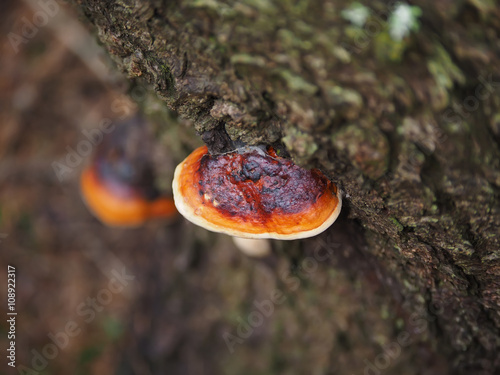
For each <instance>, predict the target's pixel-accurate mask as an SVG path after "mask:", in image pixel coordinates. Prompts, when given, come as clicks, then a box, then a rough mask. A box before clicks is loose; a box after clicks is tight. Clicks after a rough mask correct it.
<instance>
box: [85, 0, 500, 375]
mask: <svg viewBox="0 0 500 375" xmlns="http://www.w3.org/2000/svg"><path fill="white" fill-rule="evenodd" d="M75 2H76V3H77V4H78V6H79V7H80V8H81V10H82V11H83V13H84V14H85V16H86V17H87V18H88V19H89V20H90V22H91V23H92V24H94V25H95V27H96V30H97V34H98V37H99V38H100V40H101V42H102V43H103V44H104V46H105V47H106V48H107V49H108V50H109V52H110V54H111V55H112V56H113V57H114V58H115V60H116V62H117V63H118V65H119V67H120V68H121V69H122V70H124V71H126V72H127V73H128V74H129V75H130V76H131V77H143V78H145V79H146V80H147V81H148V82H150V83H151V84H152V85H153V87H154V88H155V90H156V92H157V93H158V95H159V96H160V97H161V98H162V99H163V100H164V101H165V102H166V103H167V104H168V105H169V106H170V107H171V108H173V109H174V110H175V111H177V112H178V113H179V114H180V115H182V116H184V117H187V118H189V119H191V120H193V123H194V126H195V128H196V130H197V132H198V133H199V134H200V135H201V137H202V138H203V140H204V141H205V142H206V143H207V144H208V145H209V147H210V149H211V150H212V152H220V151H226V150H227V149H230V148H232V147H234V144H235V142H236V143H237V142H245V143H250V144H259V143H264V144H271V143H283V144H284V145H285V146H286V148H287V150H288V152H289V153H290V155H291V156H292V158H293V159H294V160H295V161H296V162H298V163H299V164H301V165H303V166H306V167H313V166H314V167H318V168H321V169H322V170H323V171H325V172H326V173H327V174H328V175H329V176H330V177H331V179H332V180H333V181H335V182H336V183H338V184H339V186H340V187H341V189H342V190H343V191H344V193H345V196H346V198H345V202H346V210H348V212H349V219H351V220H349V221H348V222H347V224H346V225H348V226H351V227H352V228H356V227H357V226H358V225H359V224H361V226H362V227H363V228H364V229H363V230H364V233H363V236H364V239H365V241H366V243H367V244H368V246H367V247H366V248H365V249H364V250H363V251H364V252H369V253H371V254H370V256H373V257H374V258H375V259H377V262H378V263H379V264H380V265H381V267H382V269H384V272H385V273H386V275H387V278H389V276H390V278H391V280H393V284H392V286H391V289H393V290H394V291H395V295H396V296H397V298H398V299H399V301H400V302H401V304H402V306H403V307H404V309H406V311H408V312H412V311H425V312H430V313H433V314H434V315H433V316H434V317H435V318H436V319H435V320H433V327H434V330H433V335H434V338H432V337H430V338H428V339H429V340H434V339H437V340H438V341H437V342H439V343H441V344H443V347H444V348H450V349H446V350H445V351H446V354H447V355H448V356H449V358H451V359H452V360H453V366H454V367H455V368H457V369H458V368H460V369H462V371H463V372H464V373H473V372H477V373H479V371H483V372H484V373H493V372H494V370H495V369H499V368H500V363H499V361H500V359H499V358H498V352H499V348H500V336H499V330H500V282H499V277H500V233H499V232H500V195H499V193H500V150H499V144H500V96H499V95H498V93H499V87H500V44H499V38H500V8H499V7H498V6H497V5H495V4H494V3H495V2H494V1H481V0H475V1H472V0H471V1H453V2H451V1H436V0H433V1H427V0H421V1H414V2H413V4H414V5H418V6H419V7H420V8H421V9H422V11H423V13H422V16H421V18H420V29H419V30H418V31H416V32H413V33H412V34H411V35H410V36H409V37H407V38H405V39H404V40H403V41H402V42H394V41H393V40H392V39H391V38H390V36H389V34H388V23H387V15H388V14H390V12H391V10H392V9H393V8H394V4H392V3H386V2H382V1H372V2H369V4H367V5H368V6H369V7H370V8H371V9H372V17H371V18H370V21H369V22H368V23H367V24H366V25H365V26H364V27H357V26H354V25H352V24H350V23H349V22H348V21H346V20H345V19H343V18H342V17H341V11H342V10H343V9H345V8H346V7H347V6H349V4H350V2H349V1H328V0H324V1H316V0H302V1H290V0H276V1H269V2H268V1H257V0H241V1H234V2H233V1H229V0H226V1H220V0H199V1H195V0H192V1H180V0H177V1H152V0H150V1H148V0H135V1H133V0H120V1H114V2H110V1H104V0H76V1H75ZM426 314H427V313H426Z"/></svg>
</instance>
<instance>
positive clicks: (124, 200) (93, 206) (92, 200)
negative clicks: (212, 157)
mask: <svg viewBox="0 0 500 375" xmlns="http://www.w3.org/2000/svg"><path fill="white" fill-rule="evenodd" d="M80 188H81V192H82V196H83V198H84V201H85V203H86V204H87V206H88V208H89V209H90V211H91V212H92V213H93V214H94V216H96V217H97V218H98V219H99V220H100V221H102V222H103V223H104V224H106V225H109V226H120V227H135V226H139V225H142V224H144V222H145V221H147V220H150V219H154V218H172V217H175V216H176V214H177V210H176V208H175V206H174V202H173V200H172V199H171V198H167V197H161V196H160V197H158V198H156V199H154V200H149V199H146V198H145V197H144V196H142V195H141V193H140V192H139V191H137V189H134V188H133V187H131V186H128V185H126V184H124V183H123V182H118V181H114V180H110V179H106V178H104V177H103V176H101V175H100V174H99V173H98V170H97V168H96V166H95V164H93V165H90V166H89V167H87V168H86V169H85V170H84V171H83V172H82V175H81V177H80Z"/></svg>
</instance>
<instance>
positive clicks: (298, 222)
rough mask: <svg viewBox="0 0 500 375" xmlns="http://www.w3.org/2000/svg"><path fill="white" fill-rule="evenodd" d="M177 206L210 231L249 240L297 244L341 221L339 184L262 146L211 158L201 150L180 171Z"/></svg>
mask: <svg viewBox="0 0 500 375" xmlns="http://www.w3.org/2000/svg"><path fill="white" fill-rule="evenodd" d="M173 192H174V200H175V205H176V206H177V209H178V210H179V212H180V213H181V214H182V215H183V216H184V217H185V218H186V219H188V220H189V221H191V222H193V223H194V224H197V225H199V226H201V227H203V228H205V229H208V230H211V231H214V232H220V233H226V234H229V235H231V236H237V237H245V238H276V239H282V240H291V239H297V238H306V237H311V236H315V235H317V234H319V233H321V232H323V231H324V230H325V229H326V228H328V227H329V226H330V225H331V224H332V223H333V222H334V221H335V219H336V218H337V217H338V215H339V213H340V208H341V206H342V200H341V197H340V194H339V192H338V190H337V187H336V186H335V184H333V183H332V182H331V181H330V180H329V179H328V178H327V177H326V176H325V175H324V174H323V173H321V172H320V171H319V170H317V169H313V170H310V171H308V170H306V169H303V168H301V167H299V166H297V165H295V164H294V163H293V162H292V161H290V160H288V159H284V158H282V157H279V156H277V155H276V153H275V152H274V150H273V149H272V148H268V150H267V152H264V151H262V150H260V149H258V148H256V147H252V148H248V149H245V150H244V152H233V153H230V154H224V155H209V154H208V150H207V148H206V147H200V148H198V149H196V150H195V151H194V152H193V153H192V154H191V155H189V156H188V157H187V158H186V159H185V160H184V161H183V162H182V163H181V164H179V165H178V166H177V168H176V170H175V175H174V182H173Z"/></svg>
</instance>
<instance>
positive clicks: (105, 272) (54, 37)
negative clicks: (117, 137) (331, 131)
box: [0, 1, 448, 375]
mask: <svg viewBox="0 0 500 375" xmlns="http://www.w3.org/2000/svg"><path fill="white" fill-rule="evenodd" d="M59 4H60V6H61V8H60V10H59V11H58V13H57V15H56V16H54V18H51V19H50V20H49V23H48V24H47V25H46V26H44V27H40V28H39V29H38V31H37V33H36V35H34V36H33V37H32V38H30V39H29V40H28V41H27V43H23V44H21V45H19V51H18V52H17V53H16V51H15V49H14V48H13V46H12V44H11V43H10V42H9V39H8V35H9V33H10V32H15V33H20V31H19V30H20V28H21V27H22V25H23V19H28V20H32V19H33V12H34V10H33V8H30V7H29V6H28V5H26V4H25V3H23V2H14V1H8V2H2V5H1V6H0V9H1V12H0V28H1V29H2V32H1V33H0V38H1V39H2V43H1V53H0V67H1V68H0V123H1V126H0V160H1V161H0V233H2V234H4V237H5V238H2V242H1V243H0V279H1V280H2V282H1V283H0V285H2V288H1V290H0V296H1V301H3V302H2V304H4V306H5V301H6V288H5V287H4V286H5V285H6V283H5V282H4V280H7V275H6V273H7V265H14V266H15V267H16V270H17V297H16V309H17V312H18V315H17V325H16V328H17V332H16V364H17V365H18V366H19V365H24V366H26V367H27V368H34V367H33V366H34V364H35V365H38V366H39V367H40V368H39V369H40V370H41V369H42V368H43V371H37V372H39V373H43V374H140V375H148V374H167V373H168V374H196V375H203V374H348V375H352V374H363V373H374V374H377V372H376V371H378V373H379V374H382V373H383V374H408V375H411V374H444V373H446V372H447V368H448V365H447V363H446V361H445V360H444V359H443V358H442V357H441V355H440V354H439V353H438V352H439V350H438V348H436V347H433V344H432V343H433V341H432V340H428V336H429V335H431V334H432V324H431V322H428V321H426V320H424V319H421V318H420V319H419V316H408V315H407V314H406V313H405V312H404V311H403V310H402V309H401V304H402V301H400V300H399V296H398V295H397V294H395V293H394V291H395V290H397V288H395V287H394V288H393V287H391V282H392V281H391V280H381V277H380V275H381V274H384V273H382V272H379V269H378V268H377V265H376V262H374V261H373V260H372V259H370V258H368V257H367V256H366V255H365V254H361V253H359V251H358V250H354V248H355V247H354V246H353V244H355V243H356V244H357V245H359V244H358V243H357V241H360V239H359V238H358V236H357V235H356V233H349V232H348V231H346V230H345V228H344V226H343V222H344V221H345V220H347V218H346V217H347V212H348V207H347V208H346V209H345V211H344V213H343V214H342V216H341V218H340V220H339V222H338V223H336V224H335V225H334V226H333V227H332V228H330V229H329V230H328V231H327V232H325V233H324V234H322V235H321V236H318V237H316V238H312V239H309V240H302V241H292V242H288V243H283V242H278V241H275V242H273V248H274V254H273V256H272V257H270V258H268V259H264V260H254V259H250V258H247V257H246V256H244V255H242V254H241V253H240V252H239V251H238V250H237V249H235V248H234V245H233V244H232V242H231V240H230V238H229V237H226V236H222V235H215V234H212V233H208V232H206V231H204V230H202V229H200V228H195V227H194V226H193V225H191V224H189V223H187V222H185V221H183V220H179V221H177V222H175V223H173V224H168V225H167V224H165V223H161V222H153V223H150V224H148V225H145V226H144V227H142V228H138V229H128V230H127V229H116V228H107V227H105V226H103V225H102V224H101V223H99V222H98V221H97V220H96V219H95V218H94V217H93V216H92V215H91V214H90V213H89V212H88V210H87V208H86V207H85V205H84V204H83V203H82V201H81V198H80V194H79V187H78V177H79V173H80V171H81V170H82V168H83V167H84V165H85V161H84V162H82V163H79V164H78V166H76V167H75V168H73V169H72V171H71V172H70V173H67V174H65V175H64V178H63V180H62V181H60V180H59V179H58V176H57V175H56V173H55V171H54V169H53V166H52V164H53V162H54V161H60V160H64V158H65V157H66V155H67V153H68V147H71V148H73V149H74V148H75V147H77V145H78V143H79V142H80V141H81V140H83V139H85V138H84V136H83V135H82V133H81V130H82V129H90V128H95V127H97V124H98V123H99V122H100V121H101V120H102V119H105V118H111V119H113V116H115V117H116V110H113V102H114V101H116V99H117V98H122V97H123V95H124V93H125V92H126V91H127V90H128V83H127V84H125V83H124V82H125V81H124V79H121V78H117V76H116V74H114V75H113V77H112V78H109V79H108V78H106V77H105V76H104V77H103V76H102V75H101V76H100V74H99V70H96V69H94V68H92V61H94V60H93V59H94V58H95V56H93V55H92V53H90V52H89V54H87V52H86V51H85V50H82V49H79V46H76V47H75V46H74V45H73V47H71V44H68V42H65V40H80V41H81V40H83V41H84V42H82V43H83V44H81V45H82V46H86V45H89V44H91V43H92V41H93V40H94V38H93V36H91V35H89V34H87V32H86V31H85V29H84V28H82V26H81V25H80V24H79V23H78V17H77V16H76V15H75V13H74V12H73V11H72V9H70V8H68V7H67V6H64V4H63V3H59ZM24 17H26V18H24ZM58 22H59V24H57V23H58ZM61 25H62V26H61ZM64 25H73V26H74V27H71V28H64V27H65V26H64ZM61 27H62V28H61ZM61 30H65V32H64V34H65V35H61ZM65 37H68V38H69V39H65ZM72 38H73V39H72ZM102 61H107V59H106V57H105V56H103V57H102ZM131 106H132V107H133V105H131ZM132 107H131V108H132ZM164 126H166V125H164ZM172 126H173V125H172ZM175 126H180V127H181V128H182V127H186V130H185V131H186V134H189V132H190V131H191V130H190V129H188V128H187V125H186V124H182V123H181V125H179V123H177V125H175ZM191 132H192V131H191ZM193 134H194V133H193ZM172 142H174V143H175V142H177V143H178V142H181V143H183V144H184V145H186V142H183V141H182V140H179V139H177V138H176V136H175V134H174V135H173V139H172ZM191 142H193V144H195V143H196V142H198V140H197V139H195V140H193V139H191ZM189 146H190V145H188V146H186V148H187V147H189ZM163 152H166V150H163ZM187 152H189V150H187ZM185 156H186V154H184V155H177V154H175V155H170V156H168V155H167V157H168V162H167V163H166V165H167V166H168V167H169V168H173V167H174V166H175V164H176V163H178V162H179V161H180V160H182V158H183V157H185ZM356 247H357V248H358V246H356ZM361 248H362V246H361ZM285 254H286V256H285ZM123 270H126V271H125V272H126V274H127V275H131V276H129V278H128V279H125V280H124V281H123V283H122V284H123V286H124V287H123V289H121V290H120V291H119V292H116V293H111V294H110V293H108V292H103V291H105V290H106V289H108V290H109V288H110V286H109V285H110V284H109V283H110V279H111V278H113V277H116V273H117V272H118V273H123ZM274 290H278V291H280V292H282V293H283V298H282V299H280V301H281V302H280V303H279V304H275V305H273V309H272V310H273V311H272V312H271V313H269V314H268V315H269V316H265V317H263V318H262V319H260V320H259V319H258V316H262V314H260V315H259V314H258V313H257V314H254V315H253V318H255V319H257V321H254V323H253V324H254V325H255V327H254V328H250V330H248V329H247V330H246V331H245V330H244V329H243V331H245V336H246V337H245V338H241V335H240V339H238V340H237V341H235V342H233V346H232V349H234V350H232V351H231V350H230V348H229V346H228V345H227V343H226V341H225V339H224V337H226V338H227V337H229V336H227V333H230V334H231V335H234V336H231V337H236V336H238V327H240V325H242V327H244V326H246V327H247V328H248V327H249V326H248V322H249V319H250V320H251V319H252V317H250V316H252V315H251V314H252V313H255V312H258V311H259V310H258V309H257V308H256V304H255V302H257V303H261V302H262V301H264V300H266V301H269V299H270V296H271V294H272V293H273V291H274ZM109 295H111V296H112V298H111V300H107V299H106V298H105V297H106V296H109ZM97 297H100V301H101V302H102V301H105V303H99V301H97V302H95V304H94V306H92V305H91V303H90V302H89V298H91V299H93V298H97ZM4 309H5V308H2V311H4ZM249 317H250V318H249ZM256 317H257V318H256ZM359 317H362V319H360V318H359ZM71 323H73V329H74V330H73V331H72V332H74V333H75V334H74V335H73V337H69V338H68V340H67V342H65V345H63V346H64V347H63V348H59V349H58V350H56V353H54V352H50V347H48V345H50V344H51V343H52V341H51V339H50V337H49V335H50V334H52V335H56V336H57V334H58V333H60V332H63V331H64V330H65V329H67V327H68V324H70V326H71ZM75 325H76V326H77V329H75V328H74V327H75ZM65 327H66V328H65ZM7 329H8V327H7V323H6V319H3V318H2V319H1V323H0V330H1V332H0V344H1V345H0V346H1V348H2V353H4V354H5V348H7V347H8V340H7V338H6V336H7V334H6V332H7ZM240 330H241V327H240ZM76 332H77V333H76ZM401 334H403V336H405V337H407V340H406V342H407V344H408V345H404V346H402V345H399V349H398V345H394V343H395V342H397V338H398V337H402V336H401ZM405 334H406V335H405ZM224 335H226V336H224ZM57 337H62V336H61V335H59V336H57ZM391 344H392V345H391ZM230 346H231V345H230ZM391 347H392V350H393V351H392V352H390V351H388V349H387V348H391ZM47 348H48V349H47ZM44 350H45V354H48V355H49V356H51V358H50V359H46V360H40V357H39V355H38V360H36V361H35V362H34V363H33V358H34V357H36V356H37V354H36V353H40V354H41V355H43V353H44ZM2 358H5V355H2ZM377 361H378V362H377ZM375 363H378V364H380V366H378V365H377V366H378V368H377V370H376V371H375V370H373V368H372V369H371V370H367V369H368V368H370V366H372V367H373V366H374V364H375ZM381 364H383V367H384V368H382V365H381ZM1 366H2V368H1V370H0V372H1V373H4V369H7V373H10V371H9V370H11V369H10V368H9V367H7V366H6V365H5V364H3V363H2V365H1ZM34 369H35V370H37V369H36V368H34ZM370 371H371V372H370ZM12 373H17V371H12Z"/></svg>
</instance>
